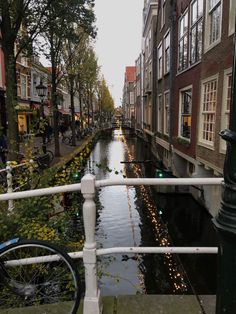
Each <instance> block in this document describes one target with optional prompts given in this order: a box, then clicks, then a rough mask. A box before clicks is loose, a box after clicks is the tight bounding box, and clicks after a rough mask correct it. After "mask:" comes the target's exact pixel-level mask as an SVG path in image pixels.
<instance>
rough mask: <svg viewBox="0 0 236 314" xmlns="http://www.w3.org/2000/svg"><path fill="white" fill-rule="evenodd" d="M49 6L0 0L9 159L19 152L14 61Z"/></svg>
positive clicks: (40, 1) (27, 45)
mask: <svg viewBox="0 0 236 314" xmlns="http://www.w3.org/2000/svg"><path fill="white" fill-rule="evenodd" d="M50 3H51V0H47V1H45V0H38V1H34V0H27V1H26V0H11V1H10V0H0V14H1V21H0V30H1V45H2V50H3V54H4V61H5V71H6V110H7V121H8V130H7V137H8V149H9V156H8V158H9V159H15V158H16V153H17V152H18V150H19V146H18V129H17V113H16V109H15V108H16V106H17V82H16V59H17V57H18V56H19V54H20V53H25V54H27V51H29V50H30V49H31V48H32V41H33V40H34V38H35V36H37V35H38V33H40V31H41V29H42V28H43V27H44V26H45V23H46V22H47V21H46V20H45V18H44V12H45V10H46V9H47V7H48V6H49V4H50ZM16 44H17V45H16ZM15 49H16V51H15Z"/></svg>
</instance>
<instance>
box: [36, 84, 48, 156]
mask: <svg viewBox="0 0 236 314" xmlns="http://www.w3.org/2000/svg"><path fill="white" fill-rule="evenodd" d="M35 88H36V91H37V94H38V96H39V97H40V99H41V118H42V121H43V122H44V107H43V106H44V104H43V100H44V97H45V96H46V95H47V87H46V86H45V85H43V83H42V80H40V83H39V85H37V86H36V87H35ZM42 140H43V145H42V150H43V152H44V154H46V137H45V130H43V133H42Z"/></svg>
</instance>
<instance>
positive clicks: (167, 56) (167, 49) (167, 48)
mask: <svg viewBox="0 0 236 314" xmlns="http://www.w3.org/2000/svg"><path fill="white" fill-rule="evenodd" d="M169 71H170V32H169V31H168V33H167V34H166V35H165V37H164V74H166V73H168V72H169Z"/></svg>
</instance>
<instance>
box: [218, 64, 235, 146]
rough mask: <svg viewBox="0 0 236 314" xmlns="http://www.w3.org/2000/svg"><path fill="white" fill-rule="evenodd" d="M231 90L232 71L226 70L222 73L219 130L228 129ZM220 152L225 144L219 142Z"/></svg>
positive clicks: (222, 141)
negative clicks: (222, 84)
mask: <svg viewBox="0 0 236 314" xmlns="http://www.w3.org/2000/svg"><path fill="white" fill-rule="evenodd" d="M231 89H232V69H228V70H226V71H225V73H224V86H223V100H222V112H221V129H222V130H223V129H227V128H229V114H230V102H231ZM220 148H221V150H223V151H225V150H226V142H225V141H224V140H221V143H220Z"/></svg>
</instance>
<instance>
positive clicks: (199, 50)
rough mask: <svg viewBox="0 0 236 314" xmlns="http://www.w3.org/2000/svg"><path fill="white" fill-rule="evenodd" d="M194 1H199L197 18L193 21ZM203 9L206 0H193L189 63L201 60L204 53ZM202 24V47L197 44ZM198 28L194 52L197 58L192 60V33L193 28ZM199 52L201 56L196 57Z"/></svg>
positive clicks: (191, 6) (192, 63)
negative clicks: (200, 12)
mask: <svg viewBox="0 0 236 314" xmlns="http://www.w3.org/2000/svg"><path fill="white" fill-rule="evenodd" d="M200 1H202V15H198V14H199V2H200ZM194 3H197V18H196V20H195V21H193V5H194ZM203 11H204V1H203V0H193V1H191V3H190V13H189V15H190V21H189V58H188V62H189V65H190V66H192V65H194V64H196V63H198V62H200V61H201V59H202V53H203ZM200 24H202V26H201V41H202V42H201V47H200V48H199V45H198V44H197V42H198V39H199V34H200V31H199V26H200ZM194 29H196V34H197V36H196V40H195V49H194V52H195V53H194V54H195V59H194V61H192V49H191V48H192V33H193V30H194ZM197 53H198V54H199V58H197V57H196V54H197Z"/></svg>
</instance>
